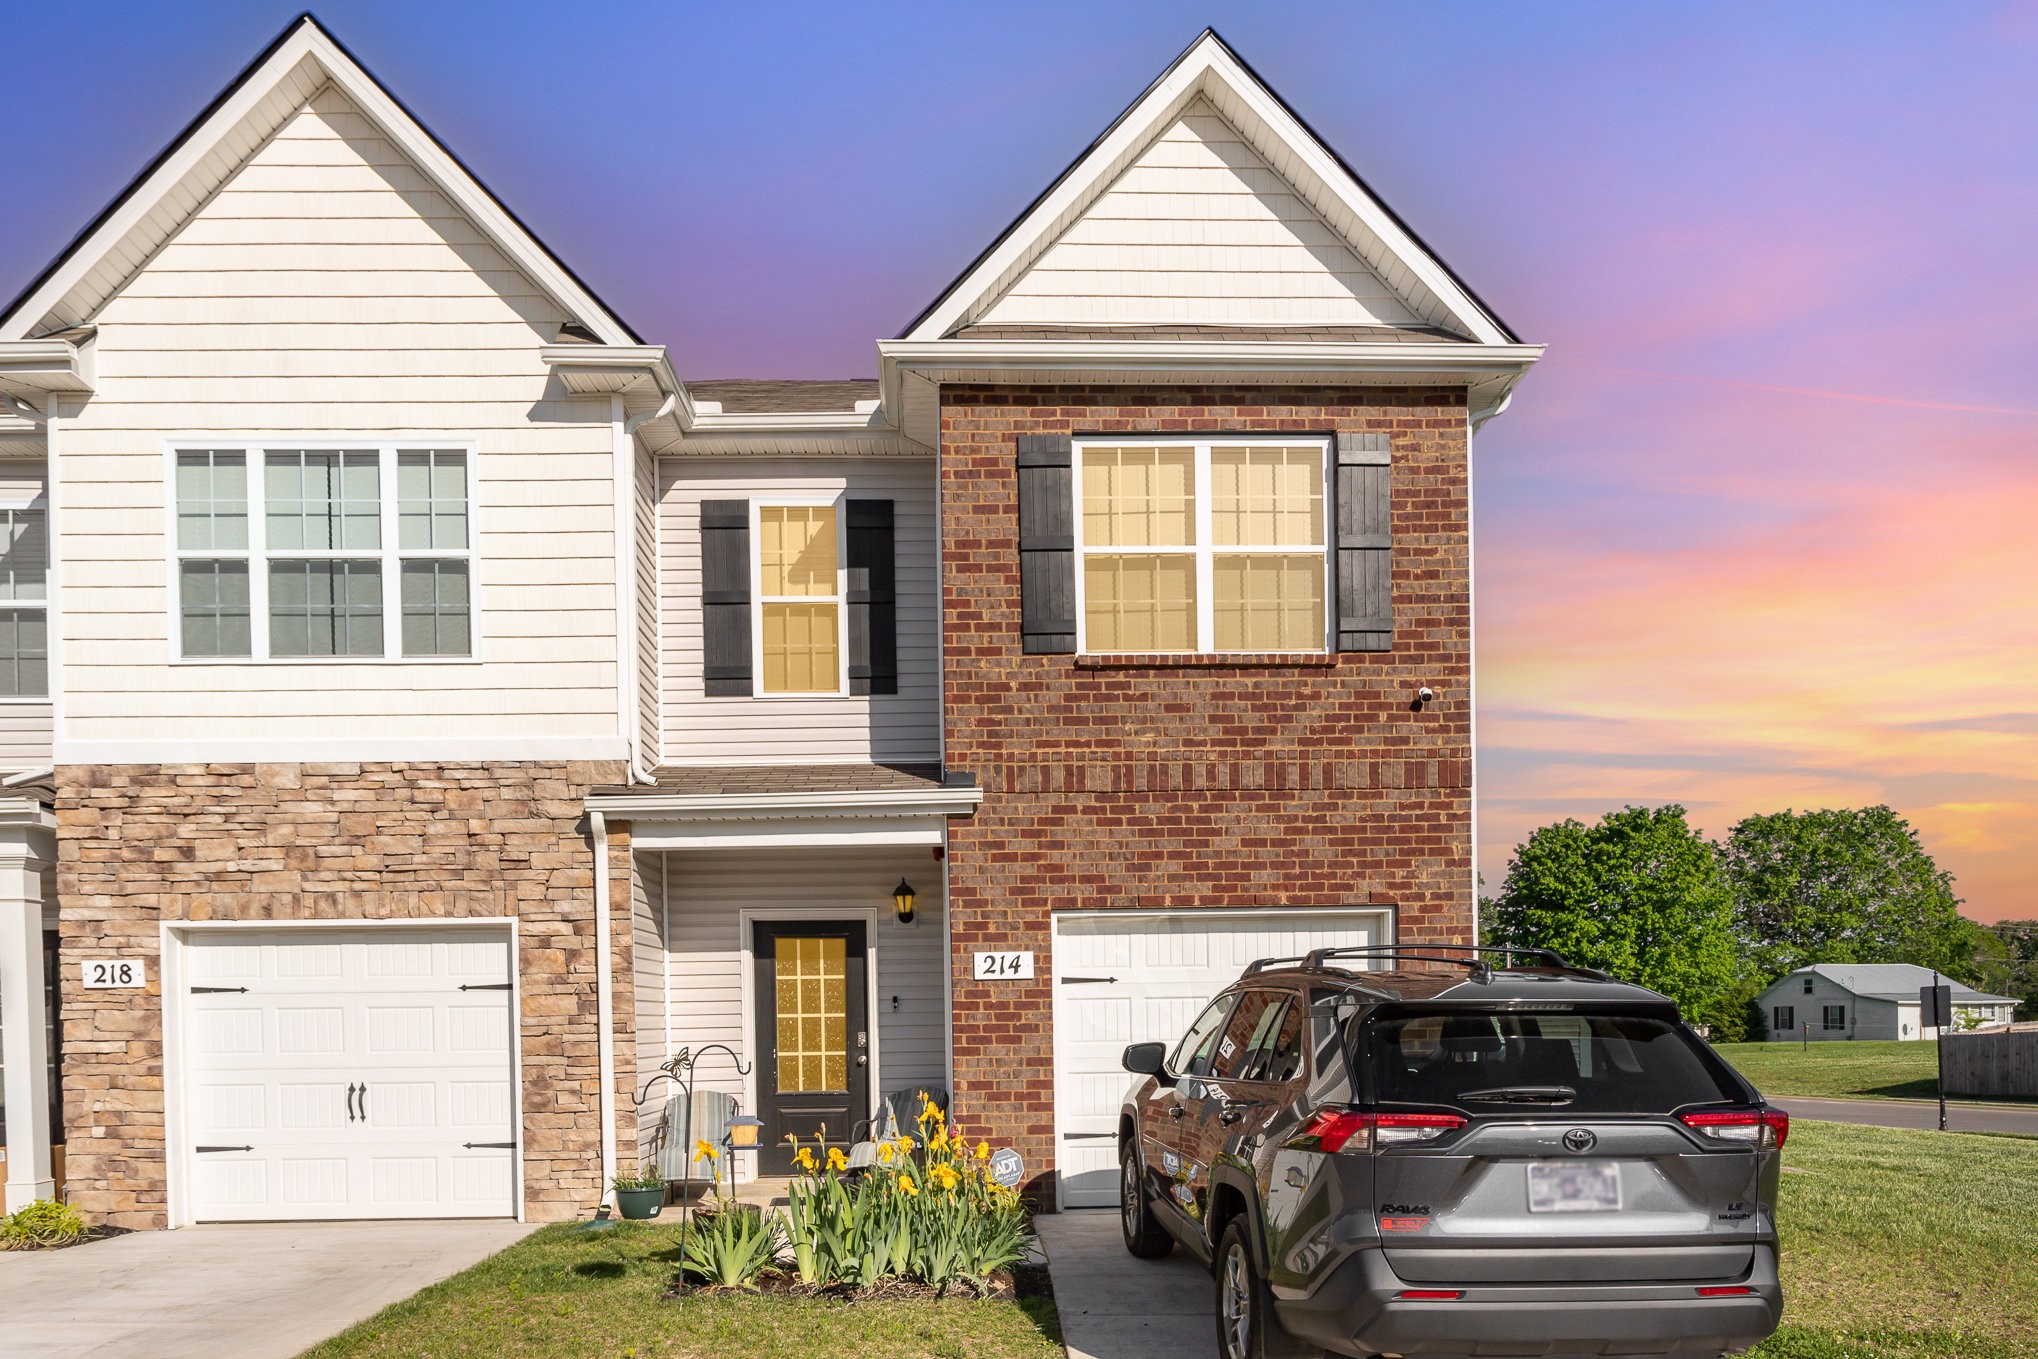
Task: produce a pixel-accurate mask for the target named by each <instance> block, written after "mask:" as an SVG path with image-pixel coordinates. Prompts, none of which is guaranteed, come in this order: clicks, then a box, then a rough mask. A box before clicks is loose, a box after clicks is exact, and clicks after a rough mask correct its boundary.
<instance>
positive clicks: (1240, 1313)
mask: <svg viewBox="0 0 2038 1359" xmlns="http://www.w3.org/2000/svg"><path fill="white" fill-rule="evenodd" d="M1213 1272H1214V1273H1215V1274H1216V1276H1217V1301H1216V1308H1215V1310H1216V1313H1217V1353H1218V1355H1219V1356H1220V1359H1272V1356H1274V1355H1279V1354H1286V1353H1288V1352H1289V1346H1290V1344H1291V1343H1292V1342H1289V1341H1288V1339H1287V1336H1286V1334H1285V1333H1284V1332H1282V1331H1281V1330H1280V1324H1279V1323H1278V1322H1276V1321H1275V1320H1274V1294H1273V1291H1272V1290H1271V1289H1269V1288H1268V1287H1267V1281H1266V1280H1265V1279H1262V1278H1261V1277H1260V1270H1259V1266H1258V1264H1256V1263H1255V1262H1254V1260H1253V1240H1252V1233H1251V1232H1250V1231H1248V1230H1247V1229H1246V1220H1245V1218H1244V1217H1235V1218H1233V1219H1232V1220H1231V1221H1230V1222H1228V1223H1226V1224H1225V1227H1224V1235H1223V1236H1221V1237H1219V1238H1218V1240H1217V1263H1216V1269H1215V1270H1214V1271H1213ZM1269 1330H1271V1331H1272V1333H1273V1336H1274V1339H1275V1343H1274V1344H1273V1345H1272V1346H1270V1345H1269V1344H1268V1332H1269Z"/></svg>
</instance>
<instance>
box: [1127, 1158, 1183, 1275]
mask: <svg viewBox="0 0 2038 1359" xmlns="http://www.w3.org/2000/svg"><path fill="white" fill-rule="evenodd" d="M1118 1223H1119V1225H1120V1226H1121V1227H1123V1228H1124V1229H1125V1249H1127V1250H1129V1251H1131V1252H1132V1253H1133V1254H1134V1255H1136V1256H1138V1257H1139V1258H1140V1259H1142V1260H1158V1259H1160V1258H1161V1257H1162V1256H1163V1255H1166V1254H1167V1253H1168V1252H1169V1251H1171V1250H1173V1249H1174V1248H1175V1238H1174V1236H1173V1235H1172V1234H1171V1233H1170V1232H1169V1231H1168V1229H1167V1228H1166V1227H1163V1226H1162V1225H1161V1223H1160V1220H1159V1219H1158V1218H1156V1217H1155V1216H1154V1215H1153V1205H1152V1204H1150V1203H1148V1202H1147V1198H1146V1183H1145V1177H1144V1176H1142V1175H1141V1174H1140V1171H1139V1148H1138V1147H1132V1146H1128V1147H1127V1148H1126V1149H1125V1155H1124V1156H1123V1157H1122V1158H1121V1159H1120V1160H1119V1162H1118Z"/></svg>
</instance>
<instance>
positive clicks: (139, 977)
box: [80, 958, 148, 991]
mask: <svg viewBox="0 0 2038 1359" xmlns="http://www.w3.org/2000/svg"><path fill="white" fill-rule="evenodd" d="M80 966H81V967H82V968H83V970H84V973H85V976H84V978H83V980H84V983H85V987H86V989H87V990H90V991H102V990H118V989H121V988H124V987H132V986H147V985H148V978H147V977H145V976H144V975H143V974H142V965H141V964H140V963H139V962H137V961H135V960H134V959H132V958H90V959H87V960H86V961H85V962H84V963H82V964H81V965H80Z"/></svg>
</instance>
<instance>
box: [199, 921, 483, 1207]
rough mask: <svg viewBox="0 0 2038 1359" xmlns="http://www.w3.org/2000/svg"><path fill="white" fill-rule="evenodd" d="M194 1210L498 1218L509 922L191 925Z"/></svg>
mask: <svg viewBox="0 0 2038 1359" xmlns="http://www.w3.org/2000/svg"><path fill="white" fill-rule="evenodd" d="M183 960H184V967H183V973H184V983H185V992H186V994H185V996H184V999H183V1005H184V1024H183V1033H184V1040H183V1050H184V1056H185V1063H186V1071H187V1076H186V1080H185V1091H186V1102H185V1109H186V1117H185V1120H184V1124H185V1127H186V1128H187V1129H188V1136H187V1138H186V1139H184V1140H185V1141H186V1143H187V1145H186V1148H185V1150H186V1152H187V1157H186V1159H185V1161H184V1164H185V1165H186V1166H187V1167H188V1168H189V1174H190V1180H189V1183H190V1185H191V1187H192V1216H193V1217H194V1218H195V1219H196V1220H198V1221H200V1222H231V1221H272V1220H277V1219H305V1218H370V1217H384V1218H387V1217H509V1216H513V1215H514V1214H515V1213H516V1192H515V1189H516V1171H515V1166H516V1151H515V1147H514V1144H515V1142H516V1139H517V1132H518V1125H519V1119H518V1109H517V1104H518V1101H517V1099H516V1089H517V1084H516V1079H515V1073H514V1071H513V1069H512V1068H513V1063H512V1057H511V1052H512V1049H511V1045H510V998H511V991H510V987H509V982H510V944H509V934H508V931H506V930H496V929H488V930H479V929H474V930H454V929H448V930H439V929H422V928H421V929H396V930H368V929H296V930H279V931H276V932H273V933H271V932H267V931H264V932H240V931H228V930H222V931H217V932H205V931H200V932H194V933H193V934H192V935H191V936H190V938H189V939H188V940H187V941H186V944H185V949H184V955H183Z"/></svg>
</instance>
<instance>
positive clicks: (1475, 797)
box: [1465, 384, 1514, 944]
mask: <svg viewBox="0 0 2038 1359" xmlns="http://www.w3.org/2000/svg"><path fill="white" fill-rule="evenodd" d="M1513 400H1514V387H1513V386H1512V385H1511V384H1510V385H1509V387H1508V389H1507V391H1506V392H1505V393H1503V394H1502V396H1501V398H1500V400H1498V401H1496V402H1494V403H1493V404H1492V405H1490V406H1481V407H1480V408H1479V409H1477V410H1472V409H1470V408H1469V407H1468V408H1467V409H1466V411H1465V624H1466V642H1465V661H1466V666H1467V668H1468V671H1469V674H1470V680H1469V682H1468V684H1467V686H1466V688H1467V693H1466V701H1467V717H1466V724H1465V725H1466V736H1467V740H1468V743H1469V744H1470V746H1471V760H1470V764H1471V783H1472V786H1471V788H1470V789H1469V794H1470V796H1471V799H1472V836H1471V841H1472V942H1473V943H1475V944H1476V943H1478V942H1479V605H1478V600H1479V595H1478V591H1477V589H1476V588H1475V584H1476V582H1475V580H1474V575H1475V573H1476V571H1477V567H1478V562H1479V548H1478V538H1477V536H1476V535H1475V534H1474V533H1473V527H1474V518H1473V512H1472V505H1473V499H1474V497H1473V494H1472V444H1473V441H1474V437H1475V436H1476V435H1477V434H1478V433H1479V427H1480V426H1481V425H1483V424H1485V423H1486V422H1487V421H1488V420H1491V419H1492V418H1493V417H1494V416H1496V415H1499V414H1501V413H1502V412H1504V411H1506V409H1507V407H1508V403H1509V402H1511V401H1513Z"/></svg>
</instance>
